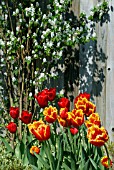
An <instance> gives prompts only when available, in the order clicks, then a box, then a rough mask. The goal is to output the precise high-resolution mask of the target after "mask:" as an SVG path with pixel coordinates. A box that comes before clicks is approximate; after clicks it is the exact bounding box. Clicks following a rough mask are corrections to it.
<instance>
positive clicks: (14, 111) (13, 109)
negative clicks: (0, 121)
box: [10, 107, 19, 119]
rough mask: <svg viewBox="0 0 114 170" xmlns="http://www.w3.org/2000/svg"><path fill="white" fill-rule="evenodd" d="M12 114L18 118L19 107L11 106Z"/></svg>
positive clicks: (14, 117)
mask: <svg viewBox="0 0 114 170" xmlns="http://www.w3.org/2000/svg"><path fill="white" fill-rule="evenodd" d="M10 116H11V117H12V118H13V119H16V118H18V117H19V108H18V107H10Z"/></svg>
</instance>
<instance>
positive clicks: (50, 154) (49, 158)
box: [44, 141, 55, 170]
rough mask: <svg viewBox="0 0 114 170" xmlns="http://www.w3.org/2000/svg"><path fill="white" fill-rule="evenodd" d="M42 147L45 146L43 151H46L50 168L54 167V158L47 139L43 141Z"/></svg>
mask: <svg viewBox="0 0 114 170" xmlns="http://www.w3.org/2000/svg"><path fill="white" fill-rule="evenodd" d="M44 147H45V152H46V155H47V158H48V160H49V163H50V169H51V170H53V169H55V163H54V162H55V160H54V157H53V155H52V150H51V146H50V145H49V142H48V141H45V142H44Z"/></svg>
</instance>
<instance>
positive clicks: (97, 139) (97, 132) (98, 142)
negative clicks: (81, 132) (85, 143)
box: [87, 125, 109, 147]
mask: <svg viewBox="0 0 114 170" xmlns="http://www.w3.org/2000/svg"><path fill="white" fill-rule="evenodd" d="M87 138H88V140H89V142H90V143H91V144H93V145H95V146H98V147H100V146H102V145H104V144H105V142H107V141H108V139H109V136H108V133H107V131H106V129H105V128H104V127H98V126H97V125H93V126H91V127H89V128H88V131H87Z"/></svg>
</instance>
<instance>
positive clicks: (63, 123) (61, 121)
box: [58, 116, 67, 127]
mask: <svg viewBox="0 0 114 170" xmlns="http://www.w3.org/2000/svg"><path fill="white" fill-rule="evenodd" d="M58 122H59V124H60V125H61V126H63V127H67V121H66V120H65V119H62V118H61V117H60V116H58Z"/></svg>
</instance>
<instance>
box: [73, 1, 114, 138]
mask: <svg viewBox="0 0 114 170" xmlns="http://www.w3.org/2000/svg"><path fill="white" fill-rule="evenodd" d="M98 3H100V1H96V0H74V1H73V6H72V10H73V11H74V14H75V15H78V14H79V13H80V12H82V11H84V12H85V13H86V14H87V15H89V14H90V9H91V8H93V7H94V6H95V5H97V4H98ZM109 7H110V11H109V16H108V18H107V22H105V23H97V24H96V34H97V43H94V42H90V43H88V44H86V45H81V46H80V50H79V64H80V66H81V67H80V69H79V88H77V87H75V89H74V91H73V93H72V95H74V96H75V95H77V94H78V93H79V92H80V91H81V92H84V91H87V92H89V93H90V94H91V96H92V99H93V102H95V104H96V106H97V112H98V113H99V114H100V117H101V121H102V124H103V126H105V128H106V129H107V130H108V133H109V136H110V139H111V141H114V11H113V10H114V1H113V0H109ZM87 70H89V73H88V71H87ZM70 95H71V94H70Z"/></svg>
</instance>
